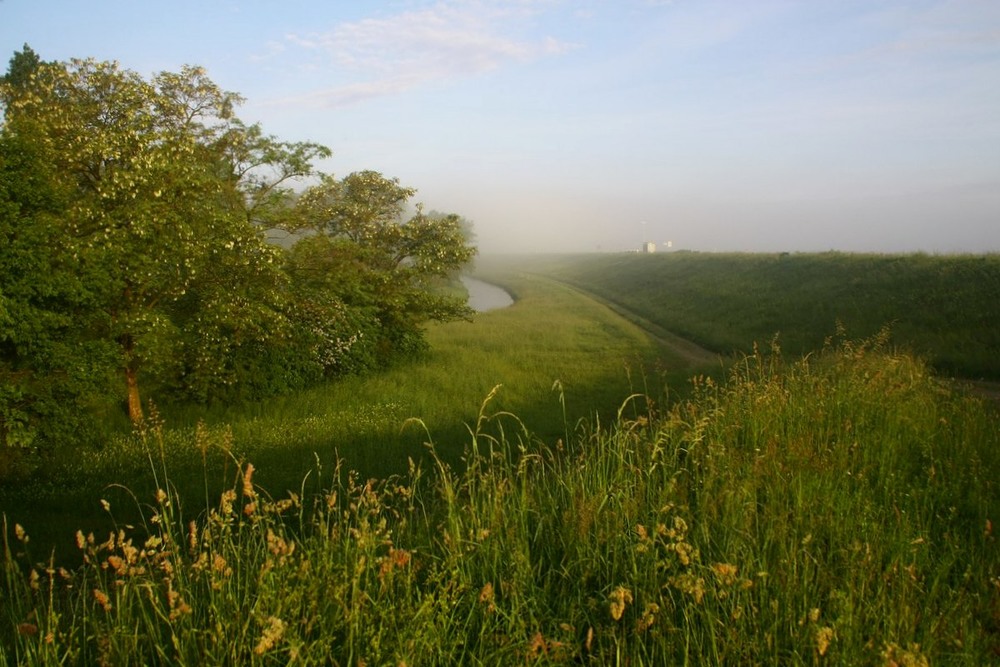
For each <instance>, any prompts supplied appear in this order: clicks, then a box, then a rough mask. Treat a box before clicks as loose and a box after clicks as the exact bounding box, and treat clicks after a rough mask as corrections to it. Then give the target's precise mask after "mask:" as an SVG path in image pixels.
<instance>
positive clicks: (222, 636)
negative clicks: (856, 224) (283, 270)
mask: <svg viewBox="0 0 1000 667" xmlns="http://www.w3.org/2000/svg"><path fill="white" fill-rule="evenodd" d="M484 417H485V419H484V421H483V424H482V429H480V430H478V431H477V432H476V434H475V443H476V451H477V452H478V456H475V457H470V459H469V465H468V467H464V466H463V467H462V468H461V469H459V471H458V472H451V471H450V470H449V469H448V467H447V466H445V465H443V464H440V465H438V464H435V463H433V462H428V464H427V465H425V466H422V467H421V468H418V469H416V470H415V471H413V473H412V474H410V475H407V476H404V477H402V478H399V479H395V480H389V481H388V482H386V483H380V482H369V483H365V482H364V481H363V480H356V479H354V478H349V477H347V476H346V475H340V476H339V477H338V476H335V477H333V478H331V476H330V471H327V472H326V477H325V480H326V482H327V484H332V488H330V491H328V492H327V493H325V494H323V495H321V496H320V497H319V498H318V502H319V507H320V508H321V511H320V513H319V514H312V515H311V518H306V514H305V513H303V509H302V508H301V507H300V506H299V505H298V504H297V502H298V501H297V499H295V498H287V499H281V500H278V501H269V500H267V499H266V498H265V497H262V496H261V490H260V489H259V488H258V487H255V486H254V484H253V481H255V480H256V479H257V475H258V474H260V473H261V472H266V469H264V470H258V471H257V472H255V473H254V474H253V476H252V478H251V476H250V471H249V470H248V469H246V468H244V471H243V472H244V474H243V476H242V477H237V478H235V479H234V481H233V484H232V487H231V492H230V494H229V495H228V496H227V497H225V498H224V501H223V503H221V504H220V505H214V504H213V506H212V510H211V511H210V512H209V513H208V515H207V516H203V517H202V521H201V522H199V523H198V524H195V525H194V526H193V527H192V526H190V525H189V524H188V522H187V520H186V517H183V516H181V515H179V513H178V509H177V507H178V506H177V499H176V497H173V496H171V495H170V494H163V495H161V496H160V500H159V501H157V502H152V503H151V506H150V508H149V515H150V516H151V515H152V514H153V513H156V515H157V516H158V517H159V523H157V524H150V525H152V526H153V533H154V538H155V539H154V540H152V541H147V542H145V547H144V548H143V549H142V551H140V550H139V548H138V545H141V544H142V543H143V538H142V537H140V538H138V539H136V540H135V541H134V542H131V543H130V542H129V541H128V539H129V538H130V537H131V533H128V534H126V535H125V536H124V540H125V541H123V539H112V540H107V541H104V540H103V538H101V537H98V538H97V539H96V540H94V541H93V542H87V541H86V540H85V539H83V540H81V544H82V551H83V553H85V554H86V555H87V557H88V559H89V564H88V565H87V567H85V568H83V569H82V570H80V571H79V572H78V573H77V574H76V575H75V576H73V577H70V578H69V579H68V580H66V579H64V578H63V577H62V575H61V574H60V573H59V572H58V570H53V569H50V568H48V567H47V566H46V564H44V563H42V564H40V565H38V566H36V567H35V568H33V572H35V578H34V579H33V580H32V579H29V578H26V577H25V575H24V573H23V571H20V570H18V569H17V567H16V566H15V565H14V564H13V563H12V562H11V561H10V560H8V561H6V567H5V570H4V574H5V575H6V579H5V584H4V586H3V588H0V592H2V595H3V599H4V601H5V603H6V604H5V606H4V608H3V612H2V613H3V614H4V615H3V616H2V617H0V618H3V622H2V623H0V640H2V641H0V660H3V659H6V660H11V661H14V660H15V659H16V660H17V661H20V662H24V663H30V664H98V663H100V662H106V663H108V664H123V663H125V662H136V663H138V662H142V663H170V664H247V665H266V664H288V663H294V664H302V665H325V664H359V663H364V664H404V663H405V664H430V665H437V664H440V665H452V664H491V665H492V664H522V663H524V664H589V665H613V664H622V665H625V664H629V665H670V664H713V665H716V664H718V665H723V664H725V665H729V664H747V665H758V664H791V665H816V664H851V665H855V664H873V665H875V664H881V665H928V664H958V665H976V666H978V665H984V664H995V662H996V658H997V655H1000V653H998V651H1000V551H998V549H997V544H996V536H995V535H994V533H993V528H992V525H993V523H992V522H993V521H995V520H996V518H997V515H996V512H997V508H998V507H1000V485H998V483H997V480H998V479H1000V430H998V422H997V420H996V418H995V415H990V414H989V413H987V412H985V411H984V406H983V405H982V404H981V403H979V402H976V401H975V400H968V399H965V398H963V397H961V396H958V395H955V394H953V393H951V391H950V390H949V389H948V387H947V386H943V385H941V384H939V383H938V382H937V381H936V380H934V378H932V377H931V376H930V375H929V374H928V373H927V372H926V368H925V367H924V366H923V365H921V364H920V363H918V362H915V361H914V360H913V359H912V358H909V357H907V356H905V355H900V354H896V353H892V352H889V351H887V350H885V349H884V348H882V347H881V343H880V342H879V341H875V342H873V343H871V344H865V345H859V344H856V343H846V344H844V345H843V346H841V347H839V348H836V349H828V350H826V351H824V352H823V353H821V354H817V355H814V356H812V357H810V358H809V359H808V360H805V361H802V362H799V363H797V364H794V365H787V364H785V363H784V362H783V361H782V360H781V359H780V358H775V357H768V356H762V355H757V356H753V357H750V358H747V359H745V360H744V361H743V362H742V363H740V364H737V365H736V366H735V367H734V369H733V374H732V376H731V377H730V379H729V380H728V382H726V383H725V384H721V385H720V384H717V383H715V382H711V381H708V380H701V381H699V382H697V383H696V391H695V394H694V397H693V399H692V400H690V401H683V402H680V403H678V404H676V405H674V406H673V408H672V409H671V410H669V411H667V412H660V413H646V414H641V415H637V416H636V417H635V418H629V419H625V420H622V421H619V422H616V423H615V424H613V425H610V427H609V428H605V429H602V430H600V431H598V430H595V429H593V428H590V427H585V426H584V427H581V428H579V429H576V430H575V431H574V434H573V437H572V438H571V439H569V440H568V441H567V442H565V443H562V444H556V445H554V446H553V445H549V446H547V445H545V444H543V443H539V442H532V443H529V444H530V445H531V446H530V447H529V448H528V449H522V447H521V445H522V443H521V442H520V441H519V439H518V437H517V434H518V432H519V430H520V429H519V427H518V426H517V425H516V423H513V422H512V419H510V418H504V417H502V416H495V409H494V408H493V406H492V405H487V406H485V412H484ZM165 486H166V488H169V486H167V485H165ZM307 506H308V503H307ZM300 521H305V522H307V525H306V526H305V527H304V528H302V527H299V522H300ZM289 526H296V528H295V529H290V528H289ZM23 546H24V545H23V544H22V542H21V541H20V540H18V539H17V538H16V537H13V538H11V541H10V549H11V551H12V552H16V551H20V550H22V549H23ZM8 558H10V555H9V556H8ZM32 581H34V582H35V584H36V585H37V589H38V590H37V591H33V590H32V584H31V582H32ZM70 585H71V586H72V587H69V586H70Z"/></svg>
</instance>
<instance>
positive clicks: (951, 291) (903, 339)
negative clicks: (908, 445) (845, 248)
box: [521, 252, 1000, 380]
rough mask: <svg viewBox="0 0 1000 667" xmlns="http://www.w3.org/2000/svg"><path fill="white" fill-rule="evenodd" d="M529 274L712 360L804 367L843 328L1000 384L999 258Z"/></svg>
mask: <svg viewBox="0 0 1000 667" xmlns="http://www.w3.org/2000/svg"><path fill="white" fill-rule="evenodd" d="M521 265H522V268H523V269H524V270H527V271H532V272H540V273H543V274H544V275H547V276H550V277H553V278H557V279H559V280H562V281H565V282H567V283H569V284H572V285H575V286H577V287H579V288H581V289H584V290H586V291H587V292H590V293H592V294H594V295H596V296H599V297H601V298H603V299H606V300H607V301H609V302H611V303H614V304H618V305H620V306H621V307H623V308H624V309H626V310H627V311H630V312H633V313H638V314H641V315H643V316H644V317H646V318H647V319H648V320H649V321H651V322H652V323H654V324H655V325H658V326H660V327H662V328H665V329H667V330H669V331H671V332H673V333H675V334H678V335H680V336H682V337H684V338H687V339H689V340H692V341H695V342H697V343H698V344H700V345H702V346H703V347H705V348H708V349H710V350H713V351H716V352H719V353H725V354H728V353H731V352H734V351H736V352H743V353H748V352H750V351H751V349H752V344H753V343H754V342H757V343H758V344H760V345H765V346H766V345H768V344H769V342H770V341H771V339H772V338H773V337H774V336H775V335H777V336H778V340H779V341H780V344H781V347H782V349H783V350H784V351H785V352H786V353H788V354H792V355H802V354H806V353H808V352H811V351H813V350H817V349H819V348H820V347H822V345H823V342H824V339H825V338H827V337H829V336H832V335H834V334H835V333H836V331H837V328H838V325H839V326H842V327H843V329H844V330H846V332H847V334H848V335H849V336H853V337H868V336H872V335H874V334H876V333H877V332H878V331H880V330H881V329H882V328H883V327H885V326H886V325H888V326H890V329H891V336H892V342H893V344H894V345H896V346H901V347H905V348H906V349H908V350H910V351H912V352H914V353H916V354H918V355H921V356H923V357H925V358H927V360H928V361H929V362H930V363H931V364H932V365H933V367H934V368H935V369H936V370H937V371H939V372H940V373H942V374H945V375H954V376H958V377H963V378H967V379H973V378H987V379H992V380H1000V308H998V307H997V304H996V295H997V294H1000V255H995V254H994V255H979V256H971V255H970V256H933V255H859V254H844V253H822V254H788V253H782V254H772V255H767V254H702V253H691V252H676V253H663V254H653V255H629V254H605V255H589V256H580V257H574V256H562V257H558V256H556V257H538V258H534V259H533V260H532V261H522V262H521Z"/></svg>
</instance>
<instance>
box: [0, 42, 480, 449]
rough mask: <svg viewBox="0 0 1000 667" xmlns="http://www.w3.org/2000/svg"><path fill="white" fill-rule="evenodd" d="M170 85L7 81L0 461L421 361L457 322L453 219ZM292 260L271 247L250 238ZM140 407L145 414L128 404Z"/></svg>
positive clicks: (39, 78)
mask: <svg viewBox="0 0 1000 667" xmlns="http://www.w3.org/2000/svg"><path fill="white" fill-rule="evenodd" d="M241 101H242V99H241V98H240V96H239V95H237V94H234V93H231V92H226V91H224V90H221V89H220V88H219V87H218V86H217V85H216V84H215V83H213V82H212V81H211V80H210V79H209V78H208V76H207V75H206V73H205V71H204V70H203V69H201V68H198V67H185V68H184V69H182V70H181V71H180V72H177V73H170V72H164V73H160V74H157V75H155V76H153V77H151V78H150V79H146V78H144V77H142V76H140V75H138V74H136V73H135V72H132V71H129V70H127V69H123V68H122V67H120V66H119V65H118V64H117V63H109V62H98V61H94V60H72V61H70V62H43V61H42V60H41V59H40V58H39V57H38V56H37V55H36V54H35V53H34V52H33V51H32V50H31V49H30V47H28V46H25V47H24V50H23V51H21V52H18V53H15V54H14V57H13V58H12V59H11V60H10V67H9V69H8V71H7V74H6V76H4V77H3V78H2V80H0V103H2V110H3V121H2V125H0V447H12V446H27V445H31V444H39V443H41V442H44V441H51V440H52V439H54V438H62V437H65V436H66V434H67V433H68V432H70V431H71V430H72V432H73V433H79V429H80V427H81V426H84V425H86V424H87V423H88V421H92V419H93V415H95V414H98V413H99V411H100V410H101V409H102V408H104V409H106V406H107V405H109V404H111V403H113V402H117V404H118V405H122V404H123V403H124V404H126V405H127V409H128V413H129V415H130V417H131V418H132V419H133V421H138V420H141V419H142V416H143V409H142V406H143V398H144V394H150V393H152V394H155V395H156V396H157V398H158V399H161V398H162V399H164V400H165V399H167V398H172V399H182V400H195V401H200V402H210V401H217V400H239V399H247V398H257V397H261V396H266V395H271V394H275V393H281V392H286V391H291V390H294V389H297V388H301V387H304V386H307V385H309V384H311V383H315V382H318V381H321V380H324V379H326V378H330V377H335V376H337V375H340V374H344V373H353V372H361V371H364V370H367V369H372V368H375V367H378V366H380V365H383V364H385V363H387V362H388V361H389V360H391V359H393V358H395V357H398V356H399V355H400V354H407V353H411V352H413V351H416V350H419V349H420V348H421V347H422V346H423V336H422V327H423V325H424V324H425V323H426V322H428V321H429V320H448V319H454V318H461V317H467V316H468V315H469V310H468V307H467V306H466V304H465V302H464V299H461V298H459V297H456V296H454V295H448V293H447V292H446V291H442V290H441V289H439V288H440V285H441V283H442V281H444V280H446V279H447V278H449V277H451V276H453V275H454V274H455V272H456V271H457V270H458V269H460V268H461V267H462V266H463V265H465V264H466V263H468V262H469V261H470V260H471V258H472V257H473V256H474V254H475V252H476V251H475V248H474V247H473V246H472V245H471V242H470V238H469V234H468V233H467V230H468V225H467V224H466V223H465V221H464V220H462V219H460V218H459V217H458V216H455V215H439V214H425V213H424V212H423V211H422V209H421V208H420V207H419V206H418V207H416V212H415V213H414V212H413V209H412V208H411V207H409V206H408V202H409V201H410V199H411V198H412V197H413V195H414V190H412V189H410V188H406V187H403V186H401V185H400V184H399V183H398V182H397V181H396V180H394V179H390V178H386V177H384V176H382V175H381V174H379V173H376V172H372V171H365V172H360V173H353V174H350V175H348V176H346V177H344V178H341V179H337V178H334V177H332V176H330V175H327V174H323V173H319V172H318V171H317V169H316V167H315V166H314V165H315V163H316V162H317V161H318V160H320V159H322V158H326V157H328V156H329V155H330V151H329V149H327V148H326V147H324V146H321V145H318V144H315V143H309V142H301V143H290V142H284V141H279V140H278V139H276V138H275V137H272V136H268V135H266V134H265V133H264V132H263V130H262V129H261V127H260V126H259V125H256V124H249V125H248V124H245V123H244V122H242V121H241V120H240V119H239V118H238V117H237V116H236V115H235V109H236V107H237V106H238V105H239V104H240V103H241ZM274 228H281V229H285V230H287V231H289V232H292V233H293V234H294V236H293V238H296V239H298V240H297V242H296V243H294V245H292V246H291V247H290V248H283V247H279V246H277V245H274V244H270V243H268V242H267V241H266V239H265V237H264V230H266V229H274ZM140 389H142V392H143V393H141V392H140Z"/></svg>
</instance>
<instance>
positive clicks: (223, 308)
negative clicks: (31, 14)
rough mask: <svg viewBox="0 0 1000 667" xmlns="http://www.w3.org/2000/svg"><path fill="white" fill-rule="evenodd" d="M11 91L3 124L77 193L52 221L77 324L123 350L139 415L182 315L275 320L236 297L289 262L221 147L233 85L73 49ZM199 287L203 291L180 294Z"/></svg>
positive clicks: (271, 279)
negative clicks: (135, 67) (145, 384)
mask: <svg viewBox="0 0 1000 667" xmlns="http://www.w3.org/2000/svg"><path fill="white" fill-rule="evenodd" d="M4 91H5V94H8V93H7V92H6V91H11V88H10V86H9V85H5V86H4ZM5 99H10V103H9V105H8V106H7V108H6V114H5V123H4V128H3V131H4V135H5V136H6V137H7V138H8V139H9V140H10V141H12V142H19V143H21V144H25V145H31V146H34V147H36V148H37V151H38V153H39V154H38V156H37V157H38V159H39V160H41V161H42V162H44V163H45V164H48V165H51V166H52V174H53V177H54V178H55V179H57V180H58V181H59V183H58V187H59V188H60V189H61V190H62V191H66V192H68V193H69V199H70V202H69V205H68V207H67V209H66V211H65V212H64V214H62V215H60V216H59V218H58V219H57V220H55V219H53V220H49V221H48V222H49V225H50V229H52V230H53V231H55V232H56V233H57V235H58V237H59V239H58V240H59V244H58V245H59V247H61V248H62V252H63V253H64V254H65V255H66V257H67V259H68V260H69V262H70V263H71V265H70V266H67V267H64V269H65V271H64V272H68V273H70V274H72V276H73V277H74V279H75V280H77V281H78V282H79V283H80V290H79V297H80V302H79V303H77V304H75V307H76V310H77V312H78V313H79V314H80V315H81V316H80V318H79V319H78V320H76V322H75V326H76V327H77V329H78V330H79V331H80V332H85V333H86V335H87V336H89V337H90V338H91V339H94V340H99V341H103V342H106V343H107V342H111V343H114V344H115V346H116V347H117V350H118V355H119V372H120V373H121V375H122V377H123V378H124V381H125V382H124V383H125V387H126V395H127V398H128V410H129V415H130V417H131V418H132V419H133V420H134V421H138V420H140V419H141V418H142V403H141V394H140V391H139V380H140V371H141V369H142V368H143V367H151V368H154V369H155V368H158V367H163V366H164V365H169V364H170V363H171V359H173V358H174V356H175V355H174V354H172V352H175V351H176V350H177V349H179V348H180V347H181V346H182V343H183V340H182V339H183V336H182V334H183V328H182V327H181V326H180V324H182V323H186V324H187V325H189V331H190V327H191V326H192V325H191V323H192V322H198V321H204V320H206V319H208V320H212V319H216V320H217V319H219V318H221V319H224V320H226V321H227V322H228V323H229V324H230V327H231V328H233V327H235V328H237V329H238V328H241V327H243V328H245V329H247V330H252V329H255V328H258V329H259V328H260V327H261V326H262V325H261V323H260V320H261V319H272V320H278V319H280V313H278V312H276V311H274V310H273V309H269V308H267V307H261V308H251V309H243V308H241V307H240V304H242V303H244V302H247V301H253V302H254V303H256V304H258V305H259V304H261V303H263V301H262V299H261V298H260V295H259V294H258V295H256V296H255V297H254V298H253V299H247V298H246V297H245V294H246V291H247V289H248V288H251V289H258V291H259V289H260V286H262V285H264V286H268V288H269V289H277V286H279V285H280V284H281V273H280V262H279V261H278V252H277V250H275V249H273V248H271V247H269V246H267V245H265V243H264V242H263V240H262V238H261V236H260V232H259V230H258V229H256V228H255V227H253V226H252V225H251V224H250V223H249V222H248V221H247V219H246V215H245V208H244V206H243V195H242V192H241V191H240V189H239V188H240V185H241V183H240V181H239V179H238V178H237V179H234V178H233V177H232V174H233V169H232V165H231V164H230V163H228V162H227V156H226V154H225V152H224V150H223V147H225V146H228V145H231V143H232V139H231V137H232V134H233V132H234V128H236V129H238V128H239V127H240V124H239V123H238V122H235V121H234V120H233V119H232V107H233V105H234V104H235V103H236V102H237V101H238V100H239V98H238V96H235V95H234V94H231V93H226V92H224V91H221V90H219V89H218V88H217V87H215V86H214V84H212V83H211V82H210V81H209V80H208V79H207V77H205V75H204V71H203V70H201V69H200V68H185V70H184V71H182V72H181V73H180V74H163V75H160V76H158V77H156V78H154V79H153V81H152V82H146V81H145V80H143V79H142V78H141V77H140V76H138V75H137V74H135V73H134V72H130V71H127V70H123V69H121V68H120V67H119V66H118V65H117V64H116V63H102V62H96V61H93V60H74V61H71V62H70V63H68V64H43V65H40V66H39V67H38V68H37V69H36V71H35V72H34V73H33V74H32V75H31V76H30V77H29V79H28V81H27V82H23V83H21V84H20V92H16V94H14V93H10V94H9V97H5ZM223 267H224V268H223ZM262 273H266V274H268V275H267V276H266V277H262V275H261V274H262ZM190 292H195V293H197V295H198V298H196V299H192V298H190V297H189V298H187V299H185V296H186V295H188V294H189V293H190ZM275 301H277V297H276V296H275V297H274V298H273V299H271V302H272V303H273V302H275ZM194 311H198V312H194ZM181 315H183V316H186V317H180V316H181ZM265 328H266V327H265ZM175 370H176V369H175Z"/></svg>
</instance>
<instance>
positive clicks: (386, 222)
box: [289, 171, 476, 357]
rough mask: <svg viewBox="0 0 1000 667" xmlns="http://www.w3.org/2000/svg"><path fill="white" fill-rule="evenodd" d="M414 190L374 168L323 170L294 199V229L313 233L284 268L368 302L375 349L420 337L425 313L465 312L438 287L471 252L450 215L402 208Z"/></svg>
mask: <svg viewBox="0 0 1000 667" xmlns="http://www.w3.org/2000/svg"><path fill="white" fill-rule="evenodd" d="M414 194H415V190H413V189H412V188H407V187H403V186H401V185H400V184H399V182H398V180H396V179H390V178H386V177H385V176H383V175H381V174H379V173H378V172H374V171H362V172H356V173H353V174H350V175H348V176H346V177H345V178H344V179H342V180H337V179H334V178H333V177H330V176H325V177H323V179H322V180H321V181H320V183H318V184H317V185H315V186H313V187H311V188H309V189H308V190H306V191H305V192H304V193H303V194H302V196H301V197H300V198H299V199H298V201H297V205H296V207H295V210H294V214H293V215H292V219H293V220H294V221H295V224H296V226H295V227H294V229H293V231H301V230H302V229H307V230H309V231H310V232H312V235H310V236H307V237H306V238H304V239H302V240H300V241H299V242H298V243H297V244H296V246H295V247H294V248H293V249H292V253H291V255H290V261H289V273H290V275H291V278H292V280H293V282H295V284H297V285H298V286H300V288H303V289H308V290H311V291H312V292H313V293H317V292H320V293H327V294H332V295H334V296H336V297H337V298H338V299H339V300H341V301H342V302H343V303H345V304H346V305H347V306H348V307H349V308H355V309H358V308H368V309H370V311H371V316H372V318H373V320H374V321H375V322H376V323H377V327H378V329H379V331H380V340H379V346H380V350H379V354H380V355H381V356H382V357H387V356H389V355H391V354H392V353H393V352H401V351H408V350H411V349H413V348H415V347H419V346H421V345H422V342H423V338H422V334H421V327H422V325H423V324H425V323H426V322H428V321H430V320H438V321H445V320H451V319H457V318H462V317H469V316H470V315H471V312H472V311H471V310H470V309H469V308H468V306H467V305H466V304H465V302H464V300H462V299H461V298H459V297H455V296H452V295H449V294H447V293H446V292H444V291H442V290H441V289H440V287H441V283H442V281H444V280H446V279H447V278H449V277H451V276H453V275H454V274H455V273H456V272H457V271H458V270H460V269H461V268H462V267H463V266H464V265H466V264H467V263H468V262H469V261H470V260H471V259H472V257H473V256H474V255H475V253H476V249H475V247H473V246H472V245H471V244H470V243H469V242H468V239H467V238H466V237H465V235H464V233H463V227H462V225H463V222H462V220H461V218H459V217H458V216H457V215H446V216H438V217H431V216H428V215H425V214H424V213H423V210H422V208H421V207H419V206H418V207H417V210H416V213H415V214H413V215H412V216H411V217H410V218H409V219H404V215H403V212H404V209H405V207H406V204H407V202H408V201H409V199H410V198H411V197H412V196H413V195H414Z"/></svg>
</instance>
